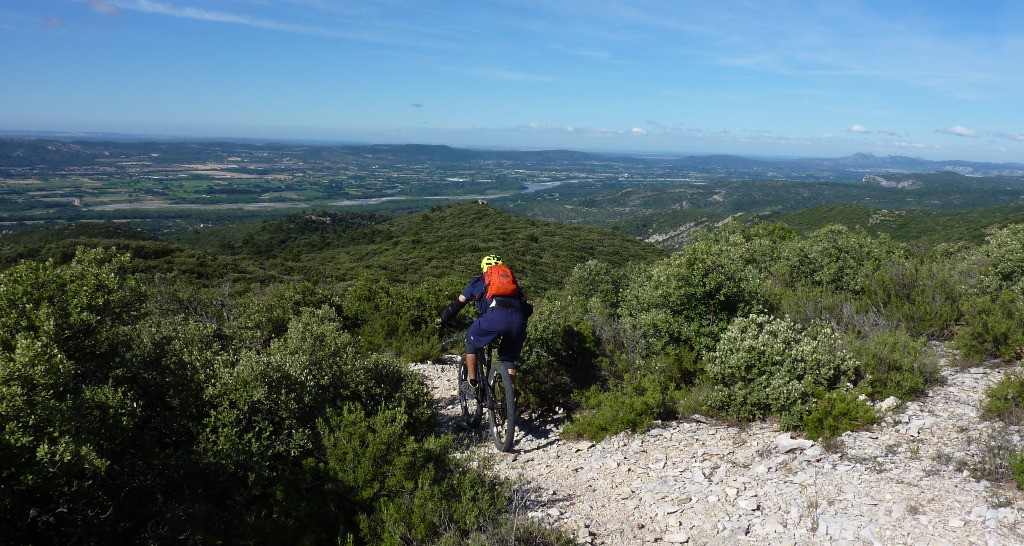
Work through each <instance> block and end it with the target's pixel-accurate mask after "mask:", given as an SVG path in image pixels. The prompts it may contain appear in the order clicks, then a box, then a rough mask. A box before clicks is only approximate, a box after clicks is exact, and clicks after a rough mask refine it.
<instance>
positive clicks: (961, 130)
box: [935, 125, 978, 137]
mask: <svg viewBox="0 0 1024 546" xmlns="http://www.w3.org/2000/svg"><path fill="white" fill-rule="evenodd" d="M935 132H936V133H943V134H947V135H953V136H959V137H976V136H978V132H977V131H973V130H971V129H968V128H967V127H964V126H963V125H954V126H952V127H947V128H945V129H937V130H936V131H935Z"/></svg>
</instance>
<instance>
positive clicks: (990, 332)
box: [953, 291, 1024, 359]
mask: <svg viewBox="0 0 1024 546" xmlns="http://www.w3.org/2000/svg"><path fill="white" fill-rule="evenodd" d="M962 321H963V325H962V326H961V328H960V330H959V331H957V333H956V335H955V336H954V337H953V345H954V346H955V347H956V348H957V349H958V350H959V351H960V352H961V353H962V355H963V357H964V358H967V359H988V358H1004V359H1013V358H1017V357H1018V356H1020V353H1021V351H1022V350H1024V330H1022V329H1021V327H1020V325H1021V324H1024V297H1021V296H1019V295H1017V294H1016V293H1014V292H1011V291H1002V292H999V293H998V294H995V295H994V296H993V295H981V296H975V297H973V298H970V299H968V300H967V301H966V302H965V304H964V317H963V319H962Z"/></svg>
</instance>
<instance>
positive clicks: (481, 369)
mask: <svg viewBox="0 0 1024 546" xmlns="http://www.w3.org/2000/svg"><path fill="white" fill-rule="evenodd" d="M456 366H458V374H457V375H458V378H459V406H460V407H461V408H462V418H463V419H464V420H465V422H466V425H467V426H468V427H470V428H477V427H479V426H480V421H481V418H482V417H483V414H484V412H486V413H487V421H488V424H489V425H490V429H491V430H490V432H491V439H492V440H493V441H494V447H496V448H498V451H508V450H510V449H512V439H513V437H514V436H515V429H516V398H515V391H514V390H513V386H512V376H511V375H509V373H508V363H506V362H501V361H498V365H497V366H494V368H493V369H492V367H491V346H490V345H487V346H486V347H483V348H481V349H479V350H477V352H476V377H477V381H479V384H480V386H479V388H476V389H474V388H472V387H470V386H469V384H468V383H467V382H466V378H467V374H466V366H465V364H463V363H461V362H460V363H458V364H456Z"/></svg>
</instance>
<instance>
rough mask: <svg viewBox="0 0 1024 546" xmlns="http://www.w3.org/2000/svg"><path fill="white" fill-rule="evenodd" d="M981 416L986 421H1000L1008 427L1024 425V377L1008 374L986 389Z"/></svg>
mask: <svg viewBox="0 0 1024 546" xmlns="http://www.w3.org/2000/svg"><path fill="white" fill-rule="evenodd" d="M981 414H982V416H983V417H985V418H986V419H998V420H1000V421H1002V422H1004V423H1006V424H1008V425H1020V424H1024V375H1022V374H1020V373H1012V374H1007V375H1005V376H1003V378H1002V379H1000V380H999V381H997V382H996V383H995V384H993V385H992V386H991V387H989V388H988V389H985V402H984V404H983V405H982V407H981Z"/></svg>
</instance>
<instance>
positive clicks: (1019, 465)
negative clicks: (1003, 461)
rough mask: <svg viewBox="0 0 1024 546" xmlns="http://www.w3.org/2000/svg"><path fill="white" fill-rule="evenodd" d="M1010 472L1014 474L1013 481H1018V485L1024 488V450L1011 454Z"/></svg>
mask: <svg viewBox="0 0 1024 546" xmlns="http://www.w3.org/2000/svg"><path fill="white" fill-rule="evenodd" d="M1010 473H1011V474H1013V481H1015V482H1017V487H1018V488H1020V489H1024V451H1017V452H1015V453H1012V454H1010Z"/></svg>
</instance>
